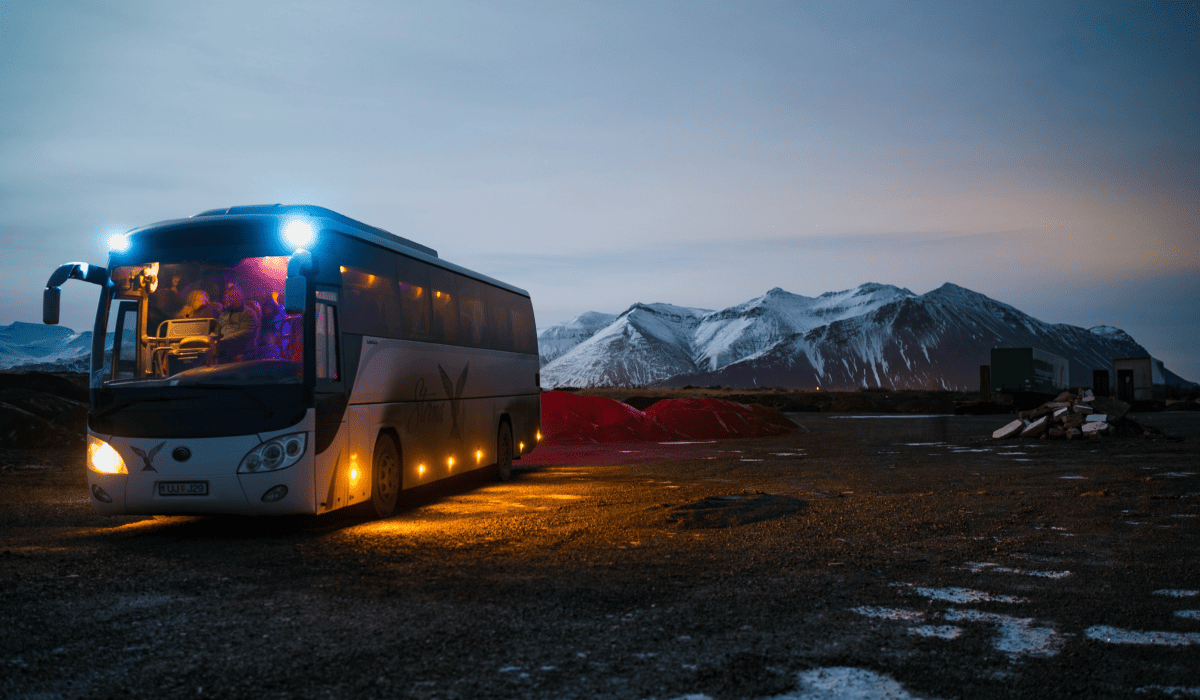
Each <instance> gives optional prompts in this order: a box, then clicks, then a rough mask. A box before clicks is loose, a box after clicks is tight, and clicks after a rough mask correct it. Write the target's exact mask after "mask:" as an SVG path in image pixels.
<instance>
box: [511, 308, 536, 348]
mask: <svg viewBox="0 0 1200 700" xmlns="http://www.w3.org/2000/svg"><path fill="white" fill-rule="evenodd" d="M513 302H514V303H513V305H512V308H511V309H510V313H511V314H512V329H513V341H514V345H515V349H516V351H517V352H524V353H529V354H537V351H538V347H537V329H536V328H535V327H534V323H533V304H532V303H530V301H529V300H528V299H526V298H525V297H520V296H518V297H513Z"/></svg>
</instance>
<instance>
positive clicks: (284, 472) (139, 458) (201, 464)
mask: <svg viewBox="0 0 1200 700" xmlns="http://www.w3.org/2000/svg"><path fill="white" fill-rule="evenodd" d="M297 427H298V426H297ZM287 432H298V431H296V429H295V428H292V429H290V430H288V431H281V433H287ZM273 436H274V434H272V435H263V436H259V435H245V436H231V437H219V438H198V439H197V438H187V439H178V440H177V439H162V438H119V437H111V436H100V435H96V436H94V437H96V438H98V439H100V440H103V441H105V442H107V443H108V444H109V445H111V446H112V447H113V449H115V450H116V451H117V453H118V454H120V456H121V458H122V459H123V460H124V461H125V465H126V469H127V471H128V473H127V474H100V473H97V472H94V471H91V470H90V469H89V470H88V489H89V491H90V492H91V493H90V495H91V501H92V506H93V508H94V509H95V510H96V512H97V513H100V514H102V515H127V514H131V515H210V514H230V515H291V514H315V513H316V507H315V498H314V496H313V480H312V459H313V457H312V450H313V445H312V442H313V441H312V435H311V433H310V434H309V437H308V440H307V447H306V453H305V454H304V456H303V457H301V458H300V460H299V461H298V462H297V463H296V464H293V465H292V466H290V467H287V468H284V469H280V470H277V471H270V472H258V473H253V474H249V473H239V472H238V465H239V464H240V463H241V461H242V458H243V457H244V456H245V455H246V453H247V452H249V451H250V450H252V449H253V448H255V447H257V446H258V445H260V444H262V442H264V441H265V440H266V439H270V438H271V437H273ZM181 447H183V448H186V449H187V452H188V455H189V456H188V457H187V459H185V460H183V461H180V460H178V459H175V458H173V455H174V454H176V450H178V448H181Z"/></svg>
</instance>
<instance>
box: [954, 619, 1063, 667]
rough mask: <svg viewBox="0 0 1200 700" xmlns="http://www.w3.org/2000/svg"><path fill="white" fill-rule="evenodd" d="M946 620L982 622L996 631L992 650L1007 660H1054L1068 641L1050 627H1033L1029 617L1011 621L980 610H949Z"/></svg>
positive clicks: (1032, 621) (1032, 620)
mask: <svg viewBox="0 0 1200 700" xmlns="http://www.w3.org/2000/svg"><path fill="white" fill-rule="evenodd" d="M945 618H946V619H947V620H949V621H950V622H958V621H963V622H984V623H988V624H993V625H996V626H997V627H998V628H999V634H997V636H996V638H995V640H993V641H992V646H994V647H995V648H996V649H997V650H999V651H1002V652H1004V653H1006V654H1008V655H1009V656H1038V657H1047V656H1054V655H1055V654H1057V653H1058V652H1059V650H1060V649H1062V646H1063V644H1064V643H1066V641H1067V638H1066V636H1065V635H1062V634H1059V633H1058V632H1056V631H1055V630H1054V627H1053V626H1050V627H1035V626H1034V622H1035V620H1034V619H1033V618H1031V617H1013V616H1011V615H1001V614H999V613H989V612H981V611H979V610H951V611H949V612H947V613H946V615H945Z"/></svg>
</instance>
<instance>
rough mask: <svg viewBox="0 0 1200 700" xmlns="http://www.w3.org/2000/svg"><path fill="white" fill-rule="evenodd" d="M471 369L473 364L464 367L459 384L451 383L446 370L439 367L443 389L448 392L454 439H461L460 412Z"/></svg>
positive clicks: (459, 376) (459, 377)
mask: <svg viewBox="0 0 1200 700" xmlns="http://www.w3.org/2000/svg"><path fill="white" fill-rule="evenodd" d="M469 369H471V363H470V362H468V363H467V366H466V367H463V371H462V374H460V375H458V384H457V385H454V384H451V383H450V375H448V374H446V370H444V369H442V366H441V365H440V364H439V365H438V374H440V375H442V388H444V389H445V390H446V398H447V399H449V400H450V420H451V428H450V430H451V435H452V436H453V437H454V439H456V440H457V439H460V438H461V437H462V433H460V432H459V429H458V412H459V409H461V408H462V393H463V389H465V388H466V386H467V370H469Z"/></svg>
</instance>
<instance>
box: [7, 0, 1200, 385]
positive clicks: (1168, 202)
mask: <svg viewBox="0 0 1200 700" xmlns="http://www.w3.org/2000/svg"><path fill="white" fill-rule="evenodd" d="M0 101H2V102H0V106H2V109H0V245H2V246H3V250H4V253H5V258H4V270H5V272H6V274H5V275H4V276H3V279H2V280H0V285H2V288H0V300H2V301H0V323H5V324H6V323H11V322H12V321H17V320H21V321H33V322H37V321H39V320H40V318H41V297H42V294H41V290H42V289H43V288H44V287H45V282H46V278H47V277H48V276H49V274H50V272H51V271H52V270H53V269H54V267H56V266H57V265H58V264H60V263H62V262H67V261H74V260H83V261H90V262H96V263H102V262H104V260H105V249H104V242H105V241H106V240H107V238H108V236H109V235H110V234H111V233H113V232H116V231H121V230H127V229H129V228H131V227H134V226H140V225H144V224H148V223H152V222H155V221H159V220H163V219H172V218H180V217H184V216H190V215H192V214H196V213H198V212H200V211H203V210H205V209H210V208H215V207H224V206H229V205H235V204H259V203H274V202H282V203H309V204H319V205H322V206H326V207H329V208H331V209H334V210H336V211H339V212H341V213H344V214H346V215H348V216H351V217H354V218H357V219H360V220H362V221H365V222H367V223H370V224H373V225H376V226H379V227H381V228H384V229H387V230H389V231H392V232H393V233H396V234H399V235H402V236H405V237H408V238H412V239H414V240H417V241H419V242H422V243H424V244H426V245H429V246H431V247H433V248H435V249H437V250H438V251H439V253H440V254H441V256H442V257H443V258H445V259H447V260H450V261H452V262H456V263H459V264H461V265H464V266H466V267H469V268H472V269H475V270H478V271H480V272H483V273H485V274H488V275H491V276H493V277H496V278H498V279H501V280H504V281H506V282H511V283H512V284H515V285H517V286H520V287H523V288H525V289H528V290H529V291H530V293H531V294H532V296H533V301H534V307H535V310H536V312H537V315H538V325H539V326H545V325H549V324H552V323H555V322H559V321H563V320H566V319H567V318H570V317H571V316H574V315H576V314H578V313H580V312H583V311H588V310H596V311H606V312H611V313H616V312H620V311H622V310H624V309H625V308H627V307H628V306H629V305H630V304H632V303H634V302H638V301H642V302H669V303H673V304H679V305H685V306H694V307H703V308H710V309H719V308H724V307H726V306H730V305H733V304H737V303H741V302H743V301H746V300H748V299H751V298H753V297H756V296H759V295H761V294H763V293H764V292H766V291H767V290H768V289H770V288H772V287H782V288H784V289H786V290H788V291H791V292H795V293H798V294H805V295H809V296H813V295H817V294H820V293H822V292H826V291H834V290H842V289H848V288H851V287H854V286H856V285H858V284H861V283H863V282H868V281H871V282H881V283H886V284H894V285H897V286H902V287H907V288H909V289H911V290H912V291H914V292H916V293H924V292H927V291H929V290H931V289H933V288H936V287H938V286H940V285H941V284H942V283H943V282H954V283H956V284H959V285H962V286H965V287H969V288H971V289H974V290H976V291H979V292H982V293H984V294H987V295H988V296H991V297H993V298H995V299H997V300H999V301H1002V302H1005V303H1008V304H1012V305H1013V306H1016V307H1017V308H1019V309H1021V310H1022V311H1025V312H1027V313H1030V314H1032V315H1034V316H1036V317H1038V318H1040V319H1042V320H1044V321H1048V322H1051V323H1070V324H1074V325H1079V326H1084V327H1089V326H1093V325H1099V324H1108V325H1113V326H1117V327H1119V328H1122V329H1124V330H1126V331H1128V332H1129V333H1130V334H1131V335H1133V337H1134V338H1135V339H1136V340H1137V341H1138V342H1140V343H1141V344H1142V345H1144V346H1145V347H1146V348H1147V349H1149V350H1150V352H1151V353H1152V354H1154V355H1155V356H1156V357H1159V358H1161V359H1163V360H1164V361H1165V362H1166V365H1167V367H1168V368H1169V369H1171V370H1173V371H1175V372H1176V373H1178V374H1180V375H1182V376H1183V377H1185V378H1187V379H1190V380H1193V381H1200V349H1198V348H1200V342H1198V341H1200V331H1198V330H1197V329H1198V328H1200V3H1183V2H1180V3H1166V2H1161V3H1147V4H1140V3H1107V4H1099V5H1097V4H1079V3H1052V2H1031V3H1012V2H1003V3H1000V2H980V3H965V2H944V3H942V2H938V3H927V2H918V3H914V2H904V3H899V2H888V3H880V2H838V3H815V2H813V3H807V2H790V3H768V2H732V1H726V2H714V3H703V2H691V1H688V2H683V1H680V2H670V3H658V2H637V3H620V2H594V3H593V2H565V1H563V2H540V3H535V2H486V3H484V2H481V3H460V2H428V3H400V2H376V3H355V2H339V3H336V6H335V4H334V3H306V2H300V1H297V0H288V1H287V2H245V0H239V1H238V2H205V3H162V2H149V1H147V2H104V3H98V2H97V3H92V2H86V3H84V2H52V3H42V2H32V1H24V2H0ZM63 300H64V307H63V323H64V324H65V325H67V326H69V327H72V328H75V329H77V330H89V329H90V328H91V325H92V321H91V316H92V314H93V313H94V310H95V304H96V290H95V288H94V287H89V286H87V285H83V284H79V283H73V284H69V285H67V286H66V287H64V289H63Z"/></svg>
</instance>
